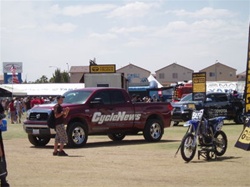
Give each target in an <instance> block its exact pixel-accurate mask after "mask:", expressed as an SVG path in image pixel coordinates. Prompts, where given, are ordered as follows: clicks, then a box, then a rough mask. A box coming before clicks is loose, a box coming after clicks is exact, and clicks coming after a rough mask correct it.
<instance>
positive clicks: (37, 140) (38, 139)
mask: <svg viewBox="0 0 250 187" xmlns="http://www.w3.org/2000/svg"><path fill="white" fill-rule="evenodd" d="M28 139H29V141H30V143H31V144H32V145H34V146H45V145H47V144H48V143H49V141H50V137H48V136H44V137H43V136H34V135H31V134H28Z"/></svg>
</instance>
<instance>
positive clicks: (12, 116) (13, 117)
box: [9, 99, 16, 124]
mask: <svg viewBox="0 0 250 187" xmlns="http://www.w3.org/2000/svg"><path fill="white" fill-rule="evenodd" d="M9 110H10V120H11V124H14V123H15V122H16V108H15V106H14V99H12V100H11V101H10V104H9Z"/></svg>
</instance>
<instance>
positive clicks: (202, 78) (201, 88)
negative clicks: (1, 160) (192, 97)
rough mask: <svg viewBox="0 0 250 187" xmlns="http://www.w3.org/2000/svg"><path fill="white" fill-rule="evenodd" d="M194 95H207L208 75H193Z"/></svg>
mask: <svg viewBox="0 0 250 187" xmlns="http://www.w3.org/2000/svg"><path fill="white" fill-rule="evenodd" d="M192 81H193V93H206V73H205V72H200V73H193V79H192Z"/></svg>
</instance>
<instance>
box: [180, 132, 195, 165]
mask: <svg viewBox="0 0 250 187" xmlns="http://www.w3.org/2000/svg"><path fill="white" fill-rule="evenodd" d="M194 141H195V137H194V135H193V134H191V133H188V134H186V135H185V136H184V138H183V139H182V142H181V156H182V158H183V160H185V161H186V162H190V161H191V160H192V159H193V158H194V155H195V152H196V147H197V146H196V144H195V145H194Z"/></svg>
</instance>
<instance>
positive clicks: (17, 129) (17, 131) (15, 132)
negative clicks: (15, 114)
mask: <svg viewBox="0 0 250 187" xmlns="http://www.w3.org/2000/svg"><path fill="white" fill-rule="evenodd" d="M25 116H26V115H24V116H23V119H22V121H24V120H25ZM2 135H3V138H4V139H6V140H9V139H18V138H26V137H27V134H26V132H25V131H24V130H23V124H22V123H19V124H11V123H10V119H8V118H7V131H5V132H2Z"/></svg>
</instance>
